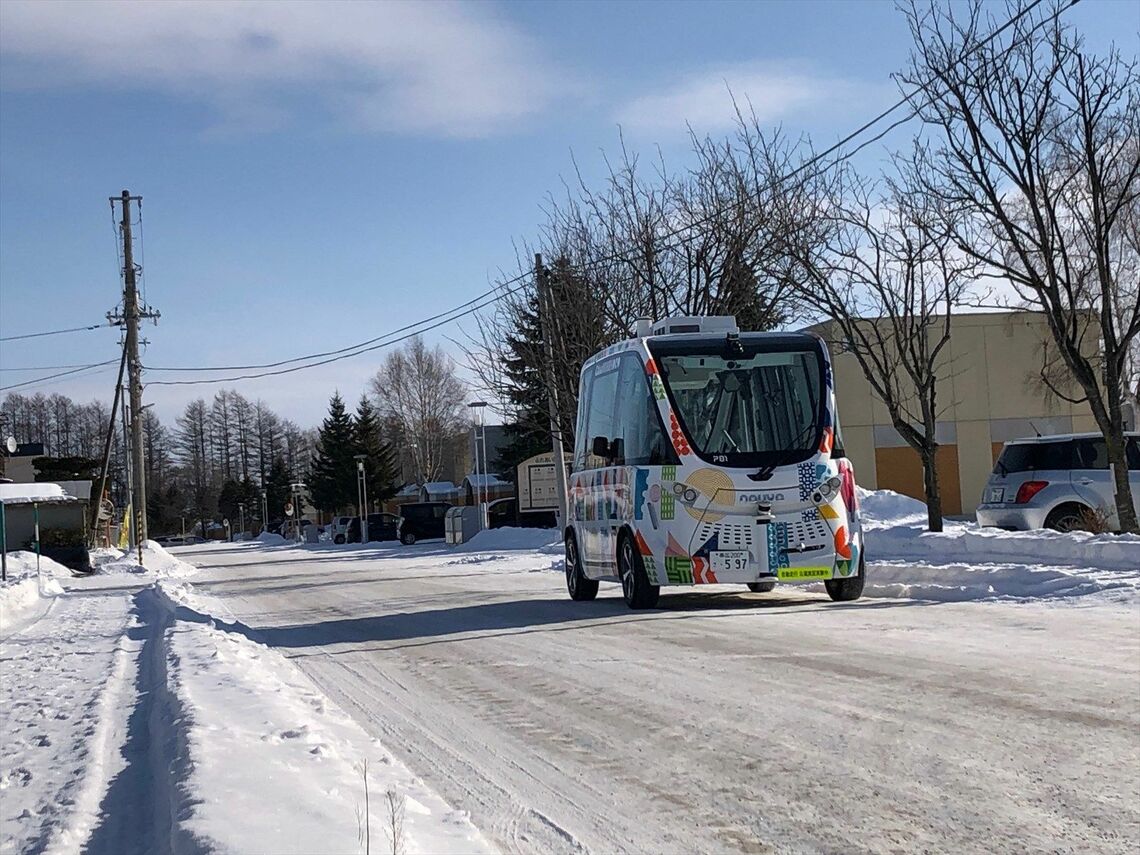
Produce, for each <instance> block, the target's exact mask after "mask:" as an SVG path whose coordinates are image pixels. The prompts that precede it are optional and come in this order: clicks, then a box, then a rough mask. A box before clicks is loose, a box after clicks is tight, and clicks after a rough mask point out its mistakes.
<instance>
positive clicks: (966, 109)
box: [901, 0, 1140, 532]
mask: <svg viewBox="0 0 1140 855" xmlns="http://www.w3.org/2000/svg"><path fill="white" fill-rule="evenodd" d="M1026 7H1027V2H1026V0H1016V1H1015V2H1011V3H1009V4H1007V11H1011V12H1013V13H1022V12H1025V11H1026ZM989 8H990V7H987V6H984V5H983V4H981V3H980V2H977V0H975V2H974V3H973V4H972V5H970V6H969V7H967V8H966V9H965V10H963V8H962V7H960V6H956V5H950V6H942V5H936V4H934V3H931V4H930V5H926V4H922V5H920V4H919V3H918V2H917V0H912V2H911V4H910V5H909V6H908V7H907V8H906V9H905V11H906V15H907V19H908V21H909V24H910V28H911V32H912V35H913V38H914V50H913V52H912V58H911V64H910V68H909V69H908V71H907V72H906V73H904V74H903V75H901V80H902V82H903V84H904V85H906V86H908V87H911V88H913V89H915V90H916V91H917V92H918V93H919V94H917V95H916V96H915V99H914V101H915V103H916V106H917V107H918V109H919V111H920V114H921V116H922V118H923V120H924V121H925V122H926V123H927V126H928V128H929V129H931V130H932V131H933V132H935V133H936V134H937V136H938V138H939V139H940V147H939V148H938V150H937V156H936V157H935V158H934V163H935V175H934V178H935V180H936V181H937V182H938V184H939V185H941V186H943V187H945V188H946V189H947V191H948V193H949V198H950V199H952V200H953V202H954V204H955V205H956V206H957V207H958V208H959V210H960V211H961V212H962V213H963V215H964V216H963V217H962V218H961V219H960V220H959V224H958V226H957V228H956V230H955V241H956V243H957V244H958V246H959V248H960V249H961V250H962V251H964V252H967V253H969V254H970V255H972V256H973V257H974V258H975V259H976V260H978V261H979V262H981V263H983V264H985V265H986V266H987V268H988V269H989V270H990V271H991V272H993V273H995V274H998V275H1001V276H1003V277H1005V278H1006V279H1008V281H1009V282H1010V283H1011V284H1012V286H1013V287H1014V289H1015V290H1016V292H1017V294H1018V295H1019V297H1020V299H1021V300H1022V301H1023V303H1024V304H1027V305H1029V306H1032V307H1035V308H1039V309H1041V310H1042V311H1043V312H1044V314H1045V318H1046V320H1047V323H1048V327H1049V330H1050V332H1051V334H1052V339H1053V344H1054V345H1055V349H1056V353H1057V356H1058V357H1059V358H1060V359H1061V360H1062V361H1063V362H1064V364H1065V365H1066V366H1067V368H1068V370H1069V372H1070V373H1071V374H1072V377H1073V379H1074V380H1075V381H1076V384H1077V386H1078V387H1079V388H1080V392H1081V398H1082V399H1083V400H1086V401H1087V402H1088V405H1089V408H1090V409H1091V411H1092V414H1093V417H1094V418H1095V420H1096V423H1097V426H1098V428H1099V429H1100V431H1101V433H1102V434H1103V435H1104V438H1105V444H1106V446H1107V449H1108V459H1109V462H1110V464H1111V466H1112V469H1113V472H1114V484H1115V499H1116V508H1117V513H1118V515H1119V521H1120V527H1121V529H1123V530H1124V531H1130V532H1136V531H1140V526H1138V524H1137V517H1136V508H1135V503H1134V498H1133V496H1132V493H1131V490H1130V489H1129V484H1128V467H1127V463H1126V459H1125V445H1124V400H1125V393H1126V385H1127V381H1128V379H1129V373H1130V370H1131V366H1132V365H1133V363H1134V360H1135V349H1134V348H1135V342H1136V340H1137V338H1138V337H1140V277H1138V276H1137V275H1136V264H1135V258H1136V252H1135V249H1136V247H1135V240H1134V236H1131V237H1130V229H1131V228H1132V226H1131V225H1130V224H1132V223H1134V220H1135V217H1136V213H1135V211H1136V206H1137V205H1138V204H1140V201H1138V198H1140V77H1138V75H1137V63H1136V60H1135V59H1134V58H1133V59H1131V60H1127V61H1126V60H1124V59H1122V58H1121V56H1120V55H1119V53H1117V52H1116V51H1111V52H1110V53H1108V55H1106V56H1104V57H1096V56H1092V55H1090V54H1088V53H1086V52H1085V50H1084V49H1083V45H1082V43H1081V40H1080V38H1079V37H1077V36H1076V35H1074V34H1073V33H1072V32H1071V30H1070V29H1069V28H1068V27H1066V26H1065V25H1064V24H1062V23H1061V19H1060V9H1059V8H1058V9H1057V10H1056V12H1055V13H1048V12H1037V11H1035V10H1030V11H1029V12H1028V14H1024V15H1022V16H1021V17H1019V18H1017V20H1016V23H1015V24H1014V25H1013V26H1011V27H1010V28H1009V29H1008V31H1007V32H1005V33H1004V34H1003V36H1002V38H1001V39H996V40H992V41H990V40H988V34H989V33H990V32H992V31H993V29H994V22H993V21H992V20H991V16H990V15H989V13H988V9H989ZM1057 391H1058V393H1059V394H1064V391H1063V390H1061V389H1058V390H1057Z"/></svg>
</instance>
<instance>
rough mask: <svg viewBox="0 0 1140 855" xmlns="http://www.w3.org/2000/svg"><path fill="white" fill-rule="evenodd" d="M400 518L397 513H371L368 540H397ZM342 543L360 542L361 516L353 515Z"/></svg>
mask: <svg viewBox="0 0 1140 855" xmlns="http://www.w3.org/2000/svg"><path fill="white" fill-rule="evenodd" d="M399 523H400V518H399V517H398V516H396V515H395V514H369V515H368V542H369V543H371V542H373V541H377V540H395V539H396V529H397V527H398V526H399ZM338 536H341V537H343V539H342V540H341V541H340V542H341V543H344V542H346V541H347V542H348V543H360V517H352V518H350V519H349V521H348V526H347V528H346V529H345V533H344V535H338Z"/></svg>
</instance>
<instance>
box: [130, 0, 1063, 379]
mask: <svg viewBox="0 0 1140 855" xmlns="http://www.w3.org/2000/svg"><path fill="white" fill-rule="evenodd" d="M1043 2H1045V0H1034V2H1033V3H1031V4H1030V5H1028V6H1027V7H1025V8H1024V9H1022V10H1021V11H1020V12H1018V13H1017V14H1016V15H1014V16H1013V17H1011V18H1010V19H1009V20H1008V21H1006V22H1005V23H1004V24H1002V25H1001V26H1000V27H998V28H997V29H996V30H994V31H993V32H992V33H990V34H989V35H988V36H987V37H986V38H985V39H983V40H982V41H980V42H978V43H977V44H976V45H974V46H972V47H971V48H970V49H969V50H967V51H965V52H964V53H963V54H962V55H961V56H959V57H958V58H957V59H955V60H954V61H953V62H952V63H951V64H950V66H948V67H947V69H946V70H949V69H950V68H952V67H953V66H955V65H958V64H959V63H961V62H963V61H964V60H965V59H966V58H967V57H969V56H971V55H972V54H974V53H976V52H977V51H979V50H981V49H982V48H983V47H985V46H987V45H989V44H991V43H992V42H993V41H994V40H995V39H997V38H998V37H999V36H1000V35H1001V34H1002V33H1003V32H1005V31H1006V30H1008V29H1009V28H1010V27H1012V26H1014V25H1015V24H1016V23H1017V22H1018V21H1020V20H1021V19H1022V18H1024V17H1025V16H1027V15H1029V14H1030V13H1032V12H1033V10H1034V9H1036V8H1037V7H1038V6H1040V5H1041V4H1042V3H1043ZM1079 2H1080V0H1069V2H1068V3H1067V5H1065V6H1062V7H1060V8H1058V9H1057V10H1056V11H1055V12H1054V13H1053V14H1052V15H1050V16H1048V17H1046V18H1043V19H1042V20H1041V21H1040V22H1038V23H1037V24H1036V25H1034V26H1033V27H1032V28H1031V29H1030V30H1029V31H1028V32H1027V33H1026V34H1025V35H1026V37H1027V36H1028V35H1030V34H1032V33H1033V32H1035V31H1036V30H1037V29H1039V28H1040V27H1042V26H1044V25H1046V24H1047V23H1049V22H1050V21H1053V20H1056V19H1057V18H1059V17H1060V15H1061V14H1062V13H1063V12H1065V11H1067V10H1068V9H1071V8H1072V7H1073V6H1075V5H1077V3H1079ZM1014 46H1015V45H1013V44H1011V45H1010V46H1009V48H1007V49H1006V52H1008V51H1009V50H1012V49H1013V47H1014ZM930 82H933V78H932V79H931V81H930ZM920 92H921V89H916V90H914V91H912V92H910V93H908V94H905V95H903V97H902V98H900V99H899V100H898V101H896V102H895V103H894V104H892V105H891V106H890V107H888V108H887V109H885V110H883V111H882V112H880V113H879V114H878V115H876V116H875V117H873V118H872V119H870V120H869V121H867V122H864V123H863V124H862V125H860V126H859V127H858V128H856V129H855V130H854V131H852V132H851V133H849V134H847V135H846V136H844V137H843V138H842V139H840V140H838V141H837V142H836V143H834V144H833V145H831V146H829V147H828V148H826V149H825V150H823V151H822V152H819V153H818V154H815V155H813V156H812V157H811V158H809V159H808V160H806V161H804V162H803V163H801V164H800V165H799V166H797V167H796V168H795V169H793V170H791V171H790V172H788V173H786V174H784V175H782V176H780V178H779V180H778V182H777V186H779V185H780V184H783V183H785V182H786V181H788V180H790V179H791V178H794V177H795V176H797V175H799V174H800V173H802V172H804V171H805V170H807V169H809V168H811V167H812V166H814V165H815V164H818V163H820V161H822V160H823V159H824V158H827V157H829V156H830V155H832V154H834V153H835V152H837V151H839V149H841V148H843V146H845V145H847V144H848V143H849V142H851V141H852V140H854V139H856V138H857V137H859V136H860V135H862V134H864V133H866V132H867V131H868V130H870V129H871V128H873V127H874V126H875V125H877V124H878V123H879V122H881V121H883V120H884V119H886V118H887V117H888V116H890V115H891V114H892V113H894V112H895V111H896V110H898V109H899V108H900V107H904V106H906V105H908V104H910V103H911V102H912V100H913V99H914V97H915V96H916V95H918V94H919V93H920ZM926 103H929V98H928V99H926V100H924V102H923V104H922V105H919V106H918V107H912V108H911V110H910V111H909V112H908V113H907V114H906V115H905V116H903V117H902V118H900V119H897V120H896V121H894V122H892V123H891V124H890V125H889V126H888V127H887V128H885V129H884V130H882V131H880V132H879V133H878V134H876V135H875V136H874V137H872V138H871V139H869V140H866V141H864V142H863V143H861V144H860V145H859V146H857V147H856V148H854V149H852V150H850V151H847V152H845V153H843V154H841V155H840V156H839V157H837V158H836V159H835V160H834V162H833V163H832V164H830V165H831V166H834V165H836V164H838V163H841V162H842V161H844V160H848V159H850V158H851V157H853V156H854V155H855V154H857V153H858V152H859V151H862V150H863V149H864V148H866V147H867V146H868V145H871V144H872V143H874V142H877V141H878V140H880V139H882V138H883V137H884V136H886V135H887V134H888V133H890V132H891V131H892V130H894V129H895V128H897V127H899V126H900V125H902V124H904V123H906V122H908V121H910V120H911V119H913V118H915V117H916V116H917V115H918V112H919V110H920V109H921V107H922V106H923V105H925V104H926ZM729 210H731V208H730V207H725V208H722V209H719V210H715V211H713V212H711V213H710V214H708V215H706V216H705V217H703V218H701V219H698V220H695V221H690V222H687V223H685V224H683V225H681V226H678V227H676V228H674V229H672V230H670V231H667V232H663V233H662V234H660V235H658V236H655V237H654V239H653V241H654V243H655V244H658V243H663V242H664V241H666V240H669V239H677V238H679V239H680V242H681V243H685V242H688V241H689V240H693V239H695V235H691V234H690V235H688V236H687V235H685V233H686V232H690V233H691V231H692V229H693V228H694V226H700V225H702V224H707V223H709V222H711V221H712V220H714V219H716V218H717V217H719V216H721V215H723V214H724V213H726V212H727V211H729ZM622 257H623V253H611V254H610V255H608V256H602V257H600V258H597V259H594V260H592V261H591V262H590V263H589V265H588V266H596V265H600V264H605V263H608V262H612V261H619V260H621V259H622ZM531 275H532V271H529V270H528V271H526V272H524V273H520V274H519V275H518V276H515V277H512V278H511V279H508V280H506V281H504V282H500V283H498V284H496V285H495V287H493V288H491V289H490V290H488V291H485V292H484V293H482V294H480V295H479V296H478V297H475V298H473V299H472V300H469V301H467V302H466V303H460V304H459V305H458V306H455V307H453V308H451V309H449V310H447V311H446V312H441V313H439V314H437V315H433V316H431V317H429V318H425V319H423V320H420V321H417V322H415V323H412V324H408V325H405V326H403V327H400V328H399V329H396V330H392V331H390V332H388V333H385V334H384V335H382V336H377V337H376V338H372V339H368V340H366V341H363V342H359V343H357V344H353V345H349V346H347V347H343V348H340V349H338V350H330V351H325V352H322V353H314V354H308V355H306V356H297V357H293V358H291V359H285V360H280V361H278V362H268V363H262V364H254V365H231V366H212V367H191V366H186V367H182V366H179V367H165V368H151V367H147V370H149V371H186V372H201V373H204V372H209V371H258V372H259V373H255V374H243V375H237V376H233V377H225V378H215V379H202V380H157V381H151V383H149V384H148V385H156V386H183V385H186V386H190V385H203V384H213V383H229V382H236V381H239V380H251V379H257V378H261V377H271V376H279V375H282V374H290V373H293V372H295V371H303V370H305V369H308V368H316V367H318V366H321V365H327V364H329V363H332V362H337V361H339V360H341V359H351V358H352V357H355V356H360V355H362V354H364V353H369V352H371V351H374V350H377V349H379V348H383V347H388V346H390V345H393V344H398V343H399V342H402V341H405V340H406V339H408V338H411V337H412V336H414V335H419V334H420V333H422V332H427V331H429V330H433V329H436V328H437V327H440V326H443V325H444V324H448V323H451V322H452V321H456V320H459V319H460V318H462V317H465V316H467V315H470V314H473V313H474V312H476V311H478V310H479V309H481V308H485V307H486V306H488V305H491V304H492V303H495V302H497V301H498V300H500V299H503V298H504V297H507V296H508V295H510V294H513V293H515V292H517V291H519V290H521V289H522V288H523V287H525V283H524V284H523V285H519V286H517V287H514V288H509V287H507V286H510V285H514V284H515V283H519V282H523V280H526V279H528V278H529V277H530V276H531ZM488 298H489V299H488ZM460 310H462V311H460ZM441 319H442V320H441ZM433 322H434V323H433ZM425 325H427V326H425ZM416 328H419V329H416ZM413 329H415V330H416V331H415V332H411V333H409V334H408V335H405V336H401V337H399V338H395V339H392V340H387V339H389V338H390V337H392V336H395V335H397V334H398V333H402V332H407V331H409V330H413ZM313 359H316V360H319V361H316V362H308V360H313ZM297 362H306V363H307V364H304V365H294V366H293V367H291V368H283V369H281V370H275V371H264V372H262V371H260V369H276V368H280V367H281V366H284V365H292V364H293V363H297Z"/></svg>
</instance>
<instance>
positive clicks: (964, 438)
mask: <svg viewBox="0 0 1140 855" xmlns="http://www.w3.org/2000/svg"><path fill="white" fill-rule="evenodd" d="M868 323H871V322H870V321H869V322H868ZM813 330H814V331H815V332H818V333H819V334H820V335H822V336H823V337H824V338H825V339H827V340H828V341H829V343H830V349H831V358H832V363H833V368H834V373H835V389H836V397H837V399H838V404H839V421H840V425H841V427H842V430H843V441H844V444H845V445H846V447H847V453H848V455H849V456H850V457H851V460H852V462H853V463H854V465H855V474H856V479H857V480H858V482H859V483H860V484H861V485H862V486H864V487H867V488H869V489H892V490H896V491H898V492H900V493H904V494H906V495H910V496H914V497H915V498H922V496H923V491H922V467H921V464H920V461H919V457H918V454H917V453H916V452H915V451H913V450H912V449H911V448H910V447H909V446H907V445H906V443H905V442H904V441H903V439H902V437H901V436H899V435H898V433H897V432H896V431H895V429H894V427H893V426H892V424H891V419H890V416H889V415H888V414H887V409H886V406H885V405H884V404H883V402H882V401H881V400H880V399H879V398H878V397H877V396H875V395H874V393H873V392H872V390H871V386H870V384H869V383H868V382H867V380H866V378H865V377H864V376H863V371H862V369H861V368H860V367H859V363H858V361H857V360H856V359H855V357H854V356H853V355H852V354H850V353H845V352H844V351H843V348H842V347H841V346H840V345H839V344H837V343H836V341H835V336H834V335H833V334H832V332H831V325H830V324H821V325H819V326H817V327H814V328H813ZM1048 336H1049V331H1048V329H1047V328H1046V326H1045V320H1044V318H1043V317H1042V316H1041V315H1040V314H1038V313H1034V312H995V313H984V314H983V313H979V314H965V315H957V316H955V317H954V318H953V319H952V321H951V337H950V342H949V345H948V347H947V348H946V349H945V350H944V351H943V355H942V364H941V365H940V366H939V375H940V379H939V383H938V387H937V404H938V411H939V412H938V424H937V437H938V440H939V442H940V443H941V445H940V448H939V452H938V454H937V456H936V465H937V467H938V472H939V481H940V483H941V485H942V498H943V504H944V513H946V514H948V515H956V514H967V515H968V514H972V513H973V512H974V509H975V508H976V507H977V504H978V500H979V498H980V497H981V494H982V489H983V487H984V486H985V483H986V479H987V478H989V475H990V472H991V471H992V469H993V463H994V457H995V455H996V453H997V452H998V451H1000V450H1001V444H1002V443H1003V442H1005V441H1006V440H1009V439H1014V438H1016V437H1024V436H1033V435H1034V433H1035V432H1039V433H1042V434H1046V433H1069V432H1076V431H1089V430H1096V423H1095V422H1094V420H1093V418H1092V413H1091V412H1090V411H1089V409H1088V406H1087V405H1085V404H1078V405H1074V404H1070V403H1068V402H1066V401H1063V400H1061V399H1060V398H1058V397H1057V396H1056V395H1052V394H1047V391H1046V389H1045V388H1044V386H1043V385H1042V383H1041V382H1040V379H1039V378H1040V371H1041V364H1042V353H1043V347H1044V343H1045V342H1046V341H1047V340H1048ZM1035 429H1036V430H1035Z"/></svg>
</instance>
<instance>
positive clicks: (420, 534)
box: [397, 502, 451, 546]
mask: <svg viewBox="0 0 1140 855" xmlns="http://www.w3.org/2000/svg"><path fill="white" fill-rule="evenodd" d="M450 507H451V503H450V502H413V503H412V504H409V505H400V525H399V528H398V529H397V532H398V534H399V536H400V543H403V544H404V545H405V546H411V545H412V544H413V543H415V542H416V541H417V540H424V539H426V538H432V537H443V534H444V524H443V519H444V517H445V516H447V510H448V508H450Z"/></svg>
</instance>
